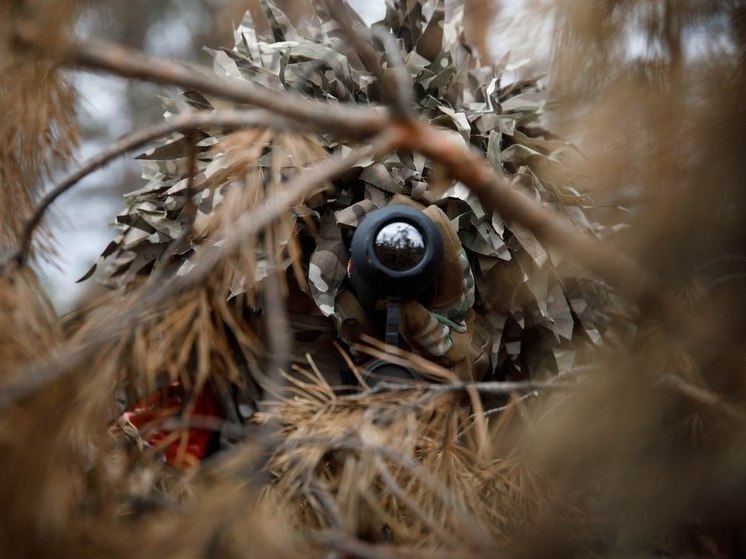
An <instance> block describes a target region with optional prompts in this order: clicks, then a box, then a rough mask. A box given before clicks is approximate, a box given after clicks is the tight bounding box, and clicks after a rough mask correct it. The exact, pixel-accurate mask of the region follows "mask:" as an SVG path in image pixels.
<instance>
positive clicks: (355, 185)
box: [94, 0, 618, 378]
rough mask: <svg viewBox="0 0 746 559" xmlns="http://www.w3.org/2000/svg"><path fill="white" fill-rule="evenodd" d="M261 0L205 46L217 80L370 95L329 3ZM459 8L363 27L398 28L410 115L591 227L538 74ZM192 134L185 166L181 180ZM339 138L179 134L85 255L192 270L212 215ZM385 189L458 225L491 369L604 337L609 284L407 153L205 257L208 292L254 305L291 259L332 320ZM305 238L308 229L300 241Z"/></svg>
mask: <svg viewBox="0 0 746 559" xmlns="http://www.w3.org/2000/svg"><path fill="white" fill-rule="evenodd" d="M263 6H264V8H265V14H266V18H267V20H268V22H269V28H270V31H269V33H267V34H261V33H259V32H258V31H257V26H256V25H255V22H254V21H253V20H252V18H251V16H250V15H249V14H247V15H246V17H245V18H244V20H243V22H242V24H241V25H240V26H239V27H238V29H237V30H236V33H235V37H236V46H235V47H234V48H233V49H221V50H218V51H214V52H213V53H212V54H213V56H214V66H215V71H216V73H217V74H218V75H219V76H220V77H221V78H224V79H228V80H248V81H251V82H253V83H255V84H260V85H262V86H265V87H267V88H268V90H269V91H270V92H271V90H273V89H274V90H294V91H296V92H300V93H302V94H303V95H306V96H308V97H310V98H315V99H320V100H325V101H328V102H329V103H335V102H338V101H339V102H346V103H349V102H354V103H358V104H361V105H376V104H379V103H380V101H381V100H380V99H379V98H378V93H377V87H376V78H375V76H374V75H373V74H372V73H370V72H369V71H367V70H366V69H365V67H364V66H363V64H362V63H361V62H360V60H359V59H358V57H357V56H356V54H355V53H354V51H352V50H351V48H350V47H349V41H348V40H347V39H346V38H345V37H344V34H343V32H342V31H341V30H340V27H339V25H338V24H337V23H336V22H335V21H334V20H333V19H332V18H331V17H330V15H329V14H328V13H327V12H325V11H324V10H323V9H321V8H315V9H314V10H313V12H312V14H311V16H310V19H308V20H307V21H305V22H304V23H303V25H302V26H298V27H294V26H293V25H292V24H291V22H290V21H289V19H288V18H287V17H286V16H285V14H283V13H282V11H281V10H280V9H279V8H277V7H276V6H275V5H274V4H273V3H272V2H271V1H269V2H264V3H263ZM460 16H461V12H460V11H459V10H458V9H457V10H455V12H454V14H453V15H452V17H451V18H450V19H449V20H448V21H446V19H445V14H444V9H443V4H442V2H430V1H427V0H418V1H411V0H410V1H406V2H404V1H394V2H387V13H386V17H385V19H384V20H383V21H380V22H377V23H375V24H374V25H373V28H375V29H378V30H382V31H383V32H385V33H390V34H391V35H393V37H395V38H396V43H397V45H398V47H399V49H400V51H401V53H402V57H403V60H404V62H405V64H406V68H407V70H408V71H409V74H410V76H411V81H412V83H413V84H414V90H413V92H412V99H413V102H414V104H415V107H416V109H415V110H416V112H417V113H418V115H419V117H420V118H423V119H427V120H428V121H429V122H431V123H432V124H434V125H437V126H440V127H444V128H447V129H450V130H452V133H453V135H454V136H455V137H457V138H460V139H461V141H463V143H464V144H465V145H469V146H472V147H474V148H477V149H478V150H481V151H482V152H483V153H484V156H485V157H486V158H487V160H488V161H489V162H490V163H491V164H492V165H493V166H494V167H495V168H496V169H497V170H498V171H499V172H501V173H504V174H505V175H507V176H508V177H510V178H511V179H512V183H513V186H514V187H515V188H517V189H520V190H522V191H523V192H524V193H525V194H526V195H527V196H529V197H531V198H534V199H535V200H536V201H537V202H540V203H543V204H545V205H547V206H550V207H552V208H553V209H555V210H557V211H558V212H560V213H561V214H563V215H564V216H565V217H567V218H568V219H570V220H571V221H572V222H573V223H575V224H576V225H577V226H578V227H579V228H582V229H586V230H588V231H589V232H590V233H591V234H595V235H603V234H604V232H605V230H606V228H605V226H603V225H601V224H599V223H596V222H595V221H594V220H593V219H592V218H591V217H589V216H591V215H592V212H591V211H590V203H591V201H590V199H589V197H588V196H587V195H584V194H581V191H582V188H583V186H584V181H587V180H588V179H587V177H583V176H579V175H578V174H577V172H576V170H577V169H578V168H582V167H581V165H579V163H581V162H582V156H581V155H580V154H579V153H578V152H577V150H576V149H575V148H574V147H573V146H572V145H571V144H569V143H566V142H563V141H561V140H559V139H557V138H556V137H554V136H552V135H551V134H550V133H548V132H547V131H546V130H544V129H543V128H542V126H541V115H542V112H543V109H544V105H545V103H544V100H543V99H544V97H543V95H542V92H541V89H540V87H539V84H538V78H535V79H525V80H520V81H516V80H515V79H514V76H515V72H514V71H511V72H506V71H505V65H502V64H497V65H483V63H482V62H481V61H480V60H479V58H478V54H477V52H476V49H474V48H472V47H470V45H469V44H467V43H466V42H465V39H464V35H463V33H462V28H461V17H460ZM356 24H359V25H361V26H362V25H363V23H362V22H361V21H359V20H358V21H357V22H356ZM373 48H378V49H380V48H381V47H380V45H373ZM379 54H380V60H381V61H382V63H385V62H384V61H385V60H386V55H385V53H384V52H383V51H380V52H379ZM268 94H271V93H269V92H268ZM164 104H165V109H166V115H167V116H168V115H173V114H177V113H179V112H182V111H185V110H201V111H210V110H212V109H214V108H225V107H226V106H227V104H226V102H224V101H218V100H214V99H211V98H208V97H206V96H204V95H202V94H200V93H199V92H195V91H187V92H183V93H181V94H179V95H176V96H174V97H172V98H167V99H164ZM194 142H196V152H197V156H196V164H195V171H196V173H195V175H194V177H193V179H191V181H192V184H191V187H188V183H189V181H190V179H189V178H188V177H189V174H190V171H189V169H190V153H191V152H192V151H193V150H194V149H195V148H194V147H193V145H194ZM349 149H350V147H349V146H347V145H345V144H344V143H343V142H340V141H338V140H337V139H335V138H333V137H332V136H321V135H318V136H317V135H314V136H309V135H300V134H296V133H288V132H275V131H271V130H244V131H238V132H236V131H231V130H226V129H219V128H210V129H203V130H200V131H199V132H198V133H197V134H196V135H194V136H192V137H186V136H184V135H181V134H175V135H174V136H172V137H171V138H169V139H168V140H167V141H165V142H163V144H162V145H160V146H159V147H157V148H155V149H152V150H150V151H149V152H147V153H145V154H144V155H142V156H141V157H140V159H141V160H143V163H144V174H143V175H144V178H145V179H146V180H147V181H148V182H147V185H146V186H144V187H143V188H141V189H139V190H136V191H134V192H131V193H129V194H127V195H126V197H125V199H126V203H127V209H126V210H125V211H124V212H123V213H122V214H120V215H119V216H118V217H117V220H116V225H117V228H118V229H119V230H120V234H119V235H118V237H117V238H116V239H115V240H114V241H113V242H112V243H111V244H110V245H109V246H108V247H107V249H106V250H105V251H104V253H103V254H102V256H101V257H100V258H99V261H98V262H97V264H96V266H98V267H99V268H100V269H101V270H100V275H101V276H103V278H104V282H105V283H107V284H109V285H113V286H119V287H122V286H129V285H132V284H133V283H135V282H136V281H137V280H138V278H142V277H144V276H147V275H149V274H150V273H151V272H152V271H153V269H154V268H156V267H158V266H164V265H165V266H173V269H174V271H175V273H177V274H188V273H189V270H190V268H191V266H192V264H191V261H192V259H193V258H194V257H195V255H197V254H199V253H200V251H202V250H209V248H208V243H203V241H204V240H205V239H206V238H207V236H208V235H209V236H210V238H211V241H214V240H217V239H219V238H220V234H221V233H220V232H221V227H227V225H226V224H229V223H230V222H231V221H232V220H235V219H237V218H238V217H239V216H240V215H242V213H245V212H247V211H249V210H250V209H252V208H254V207H256V206H257V205H258V204H262V203H264V200H265V199H267V198H269V197H271V195H272V190H273V189H275V188H282V181H284V180H287V178H288V177H291V176H293V175H294V174H295V173H298V172H299V171H301V170H302V169H303V168H305V167H308V166H312V165H314V164H315V163H318V162H319V161H322V160H323V159H325V158H326V157H328V155H329V154H337V153H345V152H346V151H349ZM269 177H274V179H271V180H270V179H269ZM278 177H280V178H279V179H278ZM435 183H439V184H438V188H437V189H435V188H433V187H432V186H433V184H435ZM190 188H191V192H192V194H193V196H192V197H191V202H190V201H189V200H188V196H187V193H189V192H190ZM396 194H403V195H405V196H409V197H411V198H413V199H414V200H417V201H419V202H423V203H425V204H431V203H435V204H437V205H438V206H439V207H440V208H441V209H442V210H443V211H444V212H445V213H446V214H447V215H448V217H449V218H450V219H451V221H452V224H453V226H454V228H456V229H457V230H458V234H459V237H460V239H461V242H462V244H463V246H464V248H465V250H466V252H467V254H468V257H469V260H470V262H471V265H472V269H473V272H474V276H475V280H476V304H475V307H474V309H475V311H476V313H477V314H478V315H479V316H481V318H482V322H483V323H485V324H486V325H487V328H488V329H489V330H490V332H491V337H492V348H491V357H492V368H493V370H494V371H497V373H498V378H525V377H529V376H534V375H535V374H539V373H545V372H556V373H563V372H566V371H568V370H570V369H571V368H572V367H573V365H574V364H575V358H576V354H577V351H578V349H579V347H580V346H581V345H588V344H592V345H599V344H602V343H604V342H605V341H606V339H607V338H608V336H606V335H605V333H606V332H607V330H608V328H609V325H610V324H611V323H612V319H613V317H614V316H615V314H616V309H618V305H616V304H615V299H614V295H613V293H611V292H610V291H609V290H608V289H607V288H606V287H605V286H604V285H603V284H601V283H600V282H599V281H597V280H595V279H594V278H592V277H591V276H589V275H588V274H586V273H585V272H582V271H580V270H578V269H576V268H573V267H571V266H570V265H569V263H567V262H565V260H564V259H563V257H562V256H561V255H559V254H555V253H554V252H550V251H548V250H547V249H545V247H544V246H542V243H540V242H539V241H538V240H537V239H536V237H535V236H534V235H533V234H532V233H531V232H530V231H528V230H526V229H525V228H523V227H520V226H518V225H515V224H511V223H507V222H505V221H504V220H503V219H502V217H501V216H500V215H499V214H497V213H495V214H493V215H489V214H488V213H487V212H486V211H485V210H484V208H483V207H482V205H481V204H480V202H479V200H478V199H477V198H476V197H475V196H474V195H473V194H471V193H470V191H469V190H468V189H467V188H466V187H465V186H463V185H462V184H460V183H450V184H448V183H446V184H443V177H442V176H440V175H439V173H438V170H437V169H435V168H434V167H433V165H432V162H431V161H429V160H427V159H426V158H424V157H423V156H421V155H419V154H416V153H395V154H391V155H389V156H388V157H386V158H384V159H382V160H380V161H372V160H369V161H366V162H364V163H363V164H361V165H359V166H358V167H357V168H356V169H355V170H354V173H351V174H350V175H348V176H346V177H345V178H344V180H340V181H338V182H336V183H335V184H334V185H332V187H331V188H326V189H319V191H318V192H316V193H315V194H313V195H312V196H310V197H308V198H307V199H306V200H305V201H304V203H303V204H301V205H299V206H296V207H294V208H293V210H292V212H289V213H288V215H287V217H286V219H285V220H283V221H282V222H280V223H278V224H276V225H275V226H274V228H273V229H272V232H271V239H272V247H271V248H270V247H269V245H267V244H266V243H265V244H262V243H257V242H252V243H251V244H249V245H248V246H246V247H243V248H242V250H241V252H240V254H239V255H237V256H236V257H234V258H233V259H231V260H230V261H228V262H226V264H225V265H224V267H223V268H222V269H220V270H216V272H215V277H216V281H217V283H218V285H219V289H222V293H223V294H224V297H225V299H226V300H241V301H244V302H245V304H246V305H247V306H248V307H249V308H252V309H255V308H256V307H257V306H260V302H259V301H258V300H257V299H256V298H255V297H254V296H253V293H254V288H255V286H256V285H257V283H258V282H260V281H261V280H262V279H264V278H265V277H267V276H268V275H269V274H270V273H272V271H273V270H276V269H277V268H280V269H285V270H287V269H289V268H292V269H293V275H294V276H295V277H296V278H298V279H297V282H298V284H299V285H300V286H301V288H302V289H303V290H305V291H306V292H307V293H308V294H309V295H310V296H311V297H312V299H313V301H314V302H315V304H316V306H317V307H318V309H319V311H320V312H321V313H322V314H323V315H325V316H331V317H334V318H337V319H338V321H339V319H340V317H339V309H337V308H336V307H335V298H336V295H337V294H338V292H339V291H340V289H341V288H342V286H343V284H344V283H345V281H346V264H347V260H348V256H349V255H348V251H347V248H346V246H347V245H346V243H345V236H346V235H347V234H348V233H349V231H350V230H351V229H352V228H354V227H355V226H356V225H357V224H358V222H359V221H360V219H361V218H362V217H363V216H365V214H366V213H368V212H370V211H372V210H374V209H376V208H378V207H381V206H383V205H386V203H387V202H388V200H389V199H390V198H391V197H392V196H394V195H396ZM223 230H225V229H223ZM304 233H306V236H305V237H304ZM303 238H312V239H313V242H312V243H310V244H308V243H305V244H304V243H302V242H301V241H300V240H299V239H303ZM166 254H168V262H167V263H165V264H163V263H161V262H160V261H161V260H162V259H164V258H165V255H166ZM96 266H94V268H95V267H96Z"/></svg>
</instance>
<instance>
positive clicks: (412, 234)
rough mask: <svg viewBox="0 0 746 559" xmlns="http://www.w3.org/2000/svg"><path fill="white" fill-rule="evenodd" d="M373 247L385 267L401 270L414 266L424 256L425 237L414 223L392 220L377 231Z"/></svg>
mask: <svg viewBox="0 0 746 559" xmlns="http://www.w3.org/2000/svg"><path fill="white" fill-rule="evenodd" d="M374 249H375V253H376V257H377V258H378V260H379V261H380V262H381V264H383V265H384V266H385V267H386V268H388V269H389V270H395V271H397V272H403V271H406V270H410V269H412V268H414V267H415V266H416V265H417V264H419V263H420V261H421V260H422V258H423V257H424V256H425V239H424V238H423V236H422V233H421V232H420V230H419V229H418V228H417V227H415V226H414V225H412V224H410V223H407V222H405V221H394V222H392V223H388V224H386V225H384V226H383V227H381V229H380V230H379V231H378V233H377V234H376V238H375V243H374Z"/></svg>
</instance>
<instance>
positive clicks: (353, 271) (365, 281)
mask: <svg viewBox="0 0 746 559" xmlns="http://www.w3.org/2000/svg"><path fill="white" fill-rule="evenodd" d="M442 262H443V238H442V237H441V235H440V232H439V231H438V228H437V227H436V226H435V224H434V223H433V222H432V221H431V220H430V218H428V217H427V216H426V215H425V214H424V213H422V212H421V211H418V210H415V209H414V208H410V207H409V206H403V205H393V206H387V207H385V208H381V209H378V210H375V211H373V212H371V213H370V214H368V215H367V216H366V217H365V218H364V219H363V221H362V222H361V223H360V226H359V227H358V228H357V230H356V231H355V234H354V235H353V236H352V243H351V245H350V262H349V267H348V270H349V276H350V282H351V283H352V287H353V289H354V290H355V293H356V294H357V297H358V300H359V301H360V304H361V305H363V307H365V308H366V309H367V310H369V311H376V310H379V308H380V305H379V304H380V303H381V302H385V309H386V325H385V341H386V343H387V344H390V345H393V346H398V345H399V322H400V313H399V303H400V301H402V300H415V301H419V302H420V303H423V304H424V305H428V304H429V303H430V300H431V299H432V297H433V294H434V290H435V282H436V280H437V277H438V273H439V272H440V265H441V263H442ZM364 377H365V378H366V381H367V382H368V384H369V385H373V384H375V383H376V382H377V381H379V380H382V379H386V380H389V381H394V382H396V381H404V382H406V381H412V380H415V379H417V378H419V376H418V375H417V373H416V372H415V371H413V370H412V369H410V368H409V367H403V366H401V365H397V364H394V363H390V362H389V361H387V360H385V359H377V360H375V361H373V362H372V363H369V364H368V365H367V366H366V367H365V373H364Z"/></svg>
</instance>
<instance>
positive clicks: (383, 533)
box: [257, 361, 553, 550]
mask: <svg viewBox="0 0 746 559" xmlns="http://www.w3.org/2000/svg"><path fill="white" fill-rule="evenodd" d="M296 373H297V374H296V375H295V376H294V377H288V384H289V387H288V389H287V392H286V394H285V396H284V397H282V398H280V399H279V400H277V401H276V402H272V403H269V404H268V408H267V409H266V411H264V412H262V413H260V414H258V415H257V421H258V422H259V423H260V424H265V425H270V426H272V427H273V428H274V429H275V430H274V431H273V432H274V435H275V437H276V439H275V440H276V444H275V445H274V446H273V447H272V451H271V454H270V456H269V458H268V460H267V464H266V471H267V472H268V473H269V474H270V475H271V479H272V481H271V483H270V484H269V485H268V486H267V487H266V488H265V489H264V491H263V498H264V499H269V500H271V501H272V502H277V503H279V504H280V505H281V506H282V507H283V508H284V509H285V510H287V511H289V512H290V514H291V516H290V519H289V522H290V524H291V525H292V526H294V527H296V528H303V529H304V530H307V529H312V530H331V531H335V532H336V531H340V532H344V533H347V534H349V535H354V536H357V537H358V538H362V539H364V540H367V541H373V542H389V543H395V544H397V545H400V546H404V547H416V548H430V549H441V550H443V549H452V550H457V549H461V550H464V549H465V548H464V546H466V548H471V549H472V550H475V549H477V548H480V547H487V546H489V545H494V544H496V543H497V544H500V543H503V544H505V543H506V542H508V541H509V540H510V539H512V538H514V537H516V536H517V535H518V534H520V532H521V530H522V529H523V528H524V527H525V525H526V523H527V522H529V521H530V520H531V519H534V518H536V516H537V514H538V513H539V511H540V510H541V509H542V508H544V507H545V506H546V504H547V502H549V501H551V500H552V499H553V490H552V488H551V484H550V483H549V482H548V481H547V480H546V479H545V478H544V477H542V476H541V475H539V474H537V473H536V472H534V471H533V470H532V468H531V467H530V466H529V465H528V464H527V463H525V462H523V461H521V460H520V459H518V458H517V457H511V456H509V455H508V456H497V455H496V454H495V452H493V448H494V446H493V444H495V441H494V440H490V442H489V443H488V446H487V447H486V448H485V447H484V443H483V442H482V443H480V438H479V437H478V436H476V435H475V433H477V432H478V431H479V430H478V429H465V428H468V427H469V426H470V425H471V424H473V423H475V422H484V421H485V420H484V418H483V417H482V416H478V415H477V416H475V415H471V413H470V407H469V406H468V400H467V401H465V400H464V399H463V398H462V395H460V394H439V395H436V394H431V393H428V392H427V390H426V389H423V390H412V391H402V392H395V393H392V392H380V393H370V392H368V393H362V394H357V395H347V396H340V395H338V394H336V393H335V391H334V390H333V389H332V388H331V387H330V386H329V385H328V384H327V383H326V381H325V380H324V379H323V377H322V376H321V375H320V374H319V373H318V371H317V370H315V367H314V365H313V362H312V361H311V368H310V370H301V369H298V370H297V371H296ZM492 436H493V438H494V437H497V438H499V436H500V431H497V432H495V433H493V434H492Z"/></svg>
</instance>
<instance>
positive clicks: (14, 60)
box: [0, 0, 80, 250]
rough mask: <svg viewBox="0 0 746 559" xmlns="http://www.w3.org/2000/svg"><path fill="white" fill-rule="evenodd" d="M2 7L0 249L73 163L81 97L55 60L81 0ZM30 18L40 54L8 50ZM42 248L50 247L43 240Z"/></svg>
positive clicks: (13, 239)
mask: <svg viewBox="0 0 746 559" xmlns="http://www.w3.org/2000/svg"><path fill="white" fill-rule="evenodd" d="M25 4H33V6H30V5H24V3H21V2H17V3H16V2H4V3H2V5H0V61H1V62H0V106H2V107H3V109H4V110H3V118H2V119H0V138H3V142H2V143H0V184H1V185H2V188H0V249H10V248H11V247H13V245H14V244H15V243H16V242H17V236H18V234H19V233H20V231H21V229H22V227H23V225H24V222H25V220H26V217H27V216H28V215H29V214H30V213H31V210H32V208H33V207H34V205H35V202H36V200H37V198H38V195H39V193H40V192H41V190H42V186H43V181H44V179H45V178H49V177H50V176H51V173H52V171H53V170H54V169H55V168H58V167H59V166H61V165H64V164H66V163H69V162H70V161H71V159H72V157H73V153H74V152H75V149H76V148H77V147H78V144H79V142H80V138H79V129H78V123H77V121H76V116H75V112H76V100H77V95H76V92H75V90H74V88H73V87H72V86H71V85H70V83H69V80H68V79H67V77H66V76H64V75H63V74H62V73H61V71H59V69H58V68H57V66H56V63H55V62H54V59H53V58H54V50H55V45H56V44H57V41H59V39H60V38H61V37H62V35H63V34H64V33H65V31H66V29H67V27H68V26H69V25H70V24H71V23H72V22H73V19H74V15H75V13H76V10H77V8H78V5H79V4H80V2H79V1H78V0H63V1H41V2H34V3H28V2H27V3H25ZM20 20H31V21H34V22H36V23H37V24H39V25H40V27H41V28H43V29H44V30H45V43H44V45H43V52H42V53H38V52H36V53H34V55H33V56H30V55H25V54H19V53H18V52H17V50H15V49H12V48H9V47H10V45H11V39H10V37H11V36H12V33H13V31H14V30H15V26H16V25H17V24H18V22H19V21H20ZM40 246H41V247H43V250H49V249H51V245H50V243H49V242H42V243H41V245H40Z"/></svg>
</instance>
